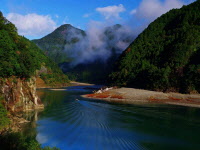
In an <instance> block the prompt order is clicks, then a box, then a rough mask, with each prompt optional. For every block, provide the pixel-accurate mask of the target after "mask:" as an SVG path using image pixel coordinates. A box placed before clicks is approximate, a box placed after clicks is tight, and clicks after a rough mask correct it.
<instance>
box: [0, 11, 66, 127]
mask: <svg viewBox="0 0 200 150" xmlns="http://www.w3.org/2000/svg"><path fill="white" fill-rule="evenodd" d="M0 61H1V63H0V100H1V102H2V103H3V104H4V105H5V106H6V108H7V109H8V110H9V111H13V112H14V111H21V110H27V109H28V110H29V109H35V108H38V107H42V103H41V101H40V99H39V97H38V96H37V92H36V79H38V78H39V79H40V80H42V81H43V82H45V83H46V84H48V85H56V84H58V83H59V84H62V83H63V82H65V83H66V82H68V78H67V76H66V75H64V74H63V73H62V71H61V70H60V69H59V68H58V66H57V65H56V64H55V63H54V62H52V61H51V60H50V59H49V58H48V57H47V56H46V55H45V54H44V53H43V51H42V50H41V49H39V48H38V47H37V46H36V45H35V44H34V43H33V42H31V41H29V40H28V39H26V38H25V37H22V36H19V35H18V33H17V28H16V27H15V25H14V24H12V23H11V22H10V21H8V20H7V19H6V18H5V17H3V14H2V13H1V12H0ZM0 126H1V121H0Z"/></svg>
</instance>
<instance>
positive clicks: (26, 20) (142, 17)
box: [0, 0, 195, 39]
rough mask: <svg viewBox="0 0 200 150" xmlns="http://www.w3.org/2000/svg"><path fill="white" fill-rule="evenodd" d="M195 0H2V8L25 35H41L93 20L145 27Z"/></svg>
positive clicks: (0, 6)
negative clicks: (159, 17)
mask: <svg viewBox="0 0 200 150" xmlns="http://www.w3.org/2000/svg"><path fill="white" fill-rule="evenodd" d="M193 1H195V0H1V5H0V11H2V12H3V14H4V16H5V17H7V18H8V19H9V20H10V21H11V22H13V23H14V24H15V25H16V26H17V28H18V32H19V34H21V35H24V36H26V37H27V38H29V39H33V38H41V37H43V36H45V35H46V34H48V33H50V32H52V31H53V30H54V29H55V28H57V27H58V26H60V25H62V24H65V23H67V24H72V25H73V26H75V27H78V28H81V29H83V30H85V29H87V28H88V26H89V24H90V23H91V22H99V23H101V24H106V25H107V24H108V25H109V24H115V23H120V24H127V25H130V26H132V27H134V26H137V25H138V24H139V25H141V26H143V22H145V23H146V24H147V23H149V22H151V21H153V20H154V19H155V18H157V17H158V16H160V15H161V14H163V13H165V12H167V11H169V10H170V9H172V8H180V7H181V6H182V5H187V4H189V3H191V2H193Z"/></svg>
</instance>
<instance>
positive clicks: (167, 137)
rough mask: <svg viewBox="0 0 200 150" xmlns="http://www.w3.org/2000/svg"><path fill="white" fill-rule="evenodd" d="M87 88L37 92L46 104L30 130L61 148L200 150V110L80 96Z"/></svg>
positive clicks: (42, 142) (50, 143) (63, 149)
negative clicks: (107, 100)
mask: <svg viewBox="0 0 200 150" xmlns="http://www.w3.org/2000/svg"><path fill="white" fill-rule="evenodd" d="M90 88H95V86H93V87H91V86H74V87H68V88H64V89H63V90H62V91H53V90H49V89H43V90H39V91H38V92H39V93H40V95H41V98H42V101H43V103H44V104H45V105H46V107H45V110H44V111H42V112H40V113H37V115H35V116H34V118H35V119H34V120H35V121H33V122H32V126H31V129H29V130H28V132H29V134H30V133H31V134H32V133H33V132H34V134H36V139H37V140H38V141H39V143H41V144H42V146H51V147H54V146H56V147H58V148H60V149H61V150H143V149H146V150H165V149H166V150H169V149H172V150H178V149H180V150H184V149H188V150H189V149H190V150H194V149H200V141H199V140H200V109H198V108H190V107H182V106H172V105H159V104H156V105H155V104H148V105H147V104H146V105H125V104H112V103H107V102H101V101H97V100H88V99H85V98H82V97H81V96H80V95H82V94H86V93H91V91H92V89H90ZM33 124H34V125H33Z"/></svg>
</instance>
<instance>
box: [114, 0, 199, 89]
mask: <svg viewBox="0 0 200 150" xmlns="http://www.w3.org/2000/svg"><path fill="white" fill-rule="evenodd" d="M199 12H200V1H199V0H198V1H196V2H194V3H192V4H190V5H188V6H183V7H182V8H181V9H173V10H171V11H169V12H168V13H166V14H164V15H162V16H161V17H159V18H157V19H156V20H155V21H154V22H152V23H151V24H150V25H149V26H148V27H147V28H146V29H145V30H144V31H143V32H142V33H141V34H140V35H139V36H138V37H137V38H136V39H135V41H134V42H133V43H131V44H130V46H129V47H128V48H127V49H126V50H125V51H124V52H123V54H122V55H121V56H120V59H119V60H118V61H117V62H116V65H115V70H114V71H113V73H112V74H111V75H110V79H111V80H112V83H113V84H117V85H121V86H129V87H135V88H144V89H151V90H161V91H179V92H197V91H198V92H200V13H199Z"/></svg>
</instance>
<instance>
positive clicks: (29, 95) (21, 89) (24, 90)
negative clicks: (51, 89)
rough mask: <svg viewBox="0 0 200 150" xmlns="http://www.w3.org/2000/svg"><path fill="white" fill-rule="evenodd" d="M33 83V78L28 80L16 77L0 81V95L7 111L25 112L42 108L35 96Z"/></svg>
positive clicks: (34, 79)
mask: <svg viewBox="0 0 200 150" xmlns="http://www.w3.org/2000/svg"><path fill="white" fill-rule="evenodd" d="M35 81H36V78H35V77H32V78H30V79H28V80H25V79H20V78H16V77H10V78H6V79H5V78H3V79H1V80H0V95H1V97H3V99H4V101H3V102H4V105H5V106H6V108H7V109H8V110H9V111H12V112H16V111H27V110H32V109H39V108H43V107H44V106H43V104H42V102H41V100H40V98H39V97H38V96H37V93H36V82H35Z"/></svg>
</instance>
